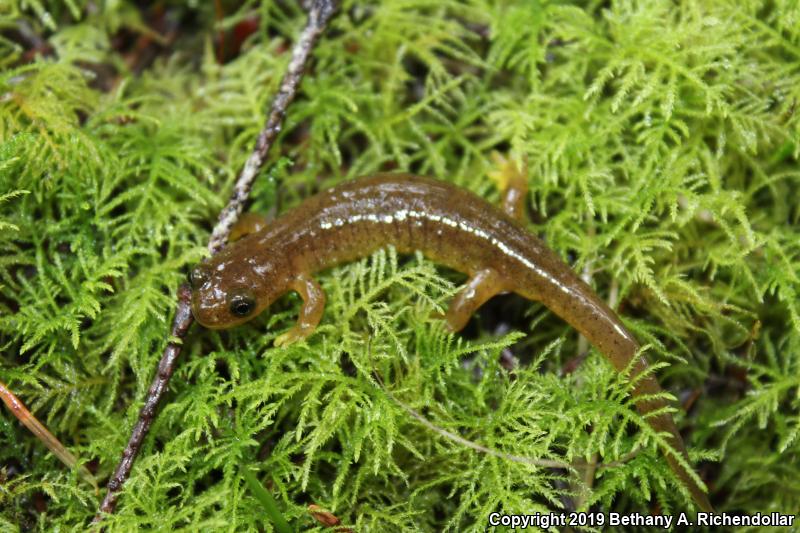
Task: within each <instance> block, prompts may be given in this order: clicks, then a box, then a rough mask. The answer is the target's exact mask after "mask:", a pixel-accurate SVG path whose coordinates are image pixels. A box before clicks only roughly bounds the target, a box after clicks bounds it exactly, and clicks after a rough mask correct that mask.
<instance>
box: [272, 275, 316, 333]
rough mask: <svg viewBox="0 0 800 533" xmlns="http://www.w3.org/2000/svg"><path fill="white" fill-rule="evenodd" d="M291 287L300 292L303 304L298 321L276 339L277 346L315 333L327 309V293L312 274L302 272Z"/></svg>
mask: <svg viewBox="0 0 800 533" xmlns="http://www.w3.org/2000/svg"><path fill="white" fill-rule="evenodd" d="M290 287H291V288H292V289H294V290H295V291H297V292H298V294H300V297H301V298H302V299H303V306H302V307H301V308H300V316H299V317H298V318H297V323H295V325H294V326H293V327H292V329H290V330H289V331H287V332H286V333H284V334H282V335H279V336H278V338H276V339H275V346H286V345H287V344H291V343H293V342H296V341H299V340H303V339H305V338H306V337H308V336H309V335H311V334H312V333H314V330H315V329H317V325H318V324H319V321H320V320H321V319H322V313H323V311H325V293H324V292H323V291H322V287H320V286H319V283H317V282H316V281H314V279H313V278H312V277H311V276H308V275H306V274H300V275H299V276H297V279H295V281H294V282H292V284H291V286H290Z"/></svg>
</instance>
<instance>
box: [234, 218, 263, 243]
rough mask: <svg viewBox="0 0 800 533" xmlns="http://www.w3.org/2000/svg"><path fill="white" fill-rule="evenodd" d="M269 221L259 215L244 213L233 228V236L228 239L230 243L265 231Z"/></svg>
mask: <svg viewBox="0 0 800 533" xmlns="http://www.w3.org/2000/svg"><path fill="white" fill-rule="evenodd" d="M267 224H269V221H268V220H267V217H265V216H263V215H259V214H258V213H242V216H240V217H239V220H237V221H236V224H234V225H233V227H232V228H231V234H230V236H229V237H228V242H233V241H238V240H239V239H241V238H242V237H246V236H248V235H250V234H251V233H255V232H257V231H261V230H262V229H264V228H265V227H266V226H267Z"/></svg>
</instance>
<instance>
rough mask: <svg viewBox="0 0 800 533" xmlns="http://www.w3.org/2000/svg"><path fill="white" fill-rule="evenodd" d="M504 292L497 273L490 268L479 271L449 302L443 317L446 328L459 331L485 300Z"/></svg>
mask: <svg viewBox="0 0 800 533" xmlns="http://www.w3.org/2000/svg"><path fill="white" fill-rule="evenodd" d="M504 290H506V288H505V287H504V286H503V283H502V279H501V278H500V276H499V275H498V274H497V272H495V271H494V270H492V269H491V268H487V269H484V270H479V271H478V272H476V273H475V274H474V275H473V276H472V277H471V278H469V279H468V280H467V283H466V285H464V288H463V289H461V290H460V291H459V292H458V294H456V295H455V297H454V298H453V301H452V302H450V307H449V309H448V310H447V314H446V315H445V317H444V318H445V320H446V321H447V328H448V329H449V330H450V331H453V332H455V331H460V330H461V329H463V328H464V326H466V325H467V322H469V318H470V317H471V316H472V314H473V313H474V312H475V311H477V310H478V308H479V307H480V306H481V305H483V304H484V303H485V302H486V300H488V299H489V298H491V297H492V296H494V295H495V294H497V293H500V292H503V291H504Z"/></svg>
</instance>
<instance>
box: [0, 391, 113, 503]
mask: <svg viewBox="0 0 800 533" xmlns="http://www.w3.org/2000/svg"><path fill="white" fill-rule="evenodd" d="M0 399H2V400H3V402H4V403H5V404H6V407H8V410H9V411H11V413H12V414H13V415H14V416H15V417H17V419H18V420H19V421H20V422H22V424H23V425H24V426H25V427H26V428H28V430H30V432H31V433H33V434H34V435H36V437H37V438H38V439H39V440H40V441H42V443H43V444H44V445H45V446H47V449H48V450H50V451H51V452H53V454H54V455H55V456H56V457H58V458H59V459H60V460H61V462H62V463H64V464H65V465H67V466H68V467H69V468H75V466H76V465H77V464H78V458H77V457H75V455H73V453H72V452H71V451H69V450H68V449H67V448H66V447H65V446H64V445H63V444H61V441H60V440H58V439H57V438H56V437H55V435H53V434H52V433H50V431H48V429H47V428H46V427H45V426H44V424H42V423H41V422H39V420H38V419H37V418H36V417H35V416H33V413H31V412H30V411H28V408H27V407H25V404H24V403H22V401H20V399H19V398H17V397H16V396H15V395H14V393H13V392H11V390H9V389H8V387H6V385H5V383H3V382H2V381H0ZM78 473H79V474H80V475H81V477H83V479H85V480H86V481H88V482H89V484H91V485H92V487H94V492H95V495H97V494H99V493H100V490H99V489H98V488H97V481H96V480H95V479H94V476H93V475H92V473H91V472H89V470H88V469H87V468H86V467H85V466H83V465H80V466H78Z"/></svg>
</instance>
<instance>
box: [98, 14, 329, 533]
mask: <svg viewBox="0 0 800 533" xmlns="http://www.w3.org/2000/svg"><path fill="white" fill-rule="evenodd" d="M307 4H308V6H307V8H308V22H307V23H306V26H305V28H303V31H302V33H301V34H300V36H299V38H298V40H297V43H296V44H295V46H294V48H293V50H292V57H291V60H290V61H289V65H288V67H287V69H286V74H284V76H283V80H282V81H281V85H280V88H279V89H278V93H277V94H276V95H275V98H274V99H273V101H272V107H271V108H270V113H269V116H268V117H267V121H266V123H265V125H264V128H263V129H262V130H261V133H260V134H259V136H258V139H257V140H256V145H255V147H254V149H253V152H252V154H250V157H249V158H248V159H247V162H246V163H245V165H244V168H243V169H242V171H241V173H240V174H239V177H238V179H237V180H236V183H235V185H234V188H233V193H232V195H231V199H230V200H229V201H228V205H226V206H225V208H224V209H223V210H222V211H221V212H220V215H219V221H218V222H217V225H216V226H214V229H213V231H212V233H211V238H210V239H209V243H208V250H209V252H210V253H211V255H214V254H216V253H217V252H219V251H220V250H221V249H222V248H223V247H224V246H225V242H226V241H227V240H228V235H229V234H230V231H231V228H232V227H233V225H234V224H235V223H236V221H237V220H238V218H239V215H240V214H241V213H242V210H243V208H244V204H245V202H246V201H247V199H248V196H249V195H250V189H251V188H252V186H253V181H254V180H255V178H256V176H257V175H258V173H259V171H260V170H261V167H262V166H263V165H264V162H265V161H266V156H267V153H268V152H269V150H270V148H271V147H272V144H273V143H274V142H275V139H276V138H277V136H278V133H280V131H281V126H282V123H283V119H284V117H285V116H286V109H287V108H288V107H289V104H290V103H291V102H292V100H294V97H295V95H296V94H297V90H298V88H299V86H300V81H301V80H302V78H303V73H304V71H305V67H306V64H307V63H308V58H309V56H310V54H311V50H312V49H313V48H314V45H315V44H316V41H317V39H318V38H319V36H320V34H321V33H322V32H323V31H324V30H325V27H326V26H327V23H328V21H329V20H330V18H331V16H332V15H333V12H334V11H335V9H336V0H313V1H311V2H308V3H307ZM190 299H191V292H190V290H189V288H188V287H187V286H186V285H182V286H181V287H180V289H179V290H178V305H177V308H176V310H175V319H174V320H173V323H172V330H171V332H170V342H169V343H168V344H167V346H166V348H164V352H163V354H162V356H161V361H160V362H159V364H158V372H157V373H156V376H155V378H154V379H153V383H152V384H151V385H150V390H149V391H148V392H147V397H146V398H145V403H144V406H143V407H142V410H141V411H140V413H139V419H138V420H137V422H136V425H135V426H134V428H133V432H132V433H131V436H130V439H129V440H128V445H127V446H126V447H125V451H123V452H122V459H121V460H120V462H119V464H118V465H117V468H116V470H115V471H114V475H112V476H111V478H110V479H109V481H108V492H107V493H106V496H105V498H104V499H103V503H102V504H101V505H100V508H99V511H98V513H97V515H96V516H95V518H94V522H95V523H97V522H99V521H100V520H101V519H102V516H103V514H106V513H113V512H114V510H115V509H116V505H117V498H118V497H119V492H120V491H121V490H122V487H123V485H124V484H125V481H126V480H127V479H128V476H129V475H130V472H131V468H132V467H133V462H134V461H135V459H136V455H137V454H138V453H139V450H140V448H141V445H142V442H143V441H144V438H145V436H146V435H147V432H148V431H149V429H150V425H151V424H152V423H153V419H154V418H155V413H156V409H157V408H158V404H159V403H160V401H161V397H162V396H163V395H164V392H165V391H166V390H167V385H168V384H169V379H170V377H172V373H173V372H174V370H175V365H176V362H177V360H178V357H179V356H180V354H181V349H182V346H183V338H184V337H185V336H186V332H187V331H188V329H189V326H191V325H192V322H193V321H194V319H193V317H192V312H191V304H190Z"/></svg>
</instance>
